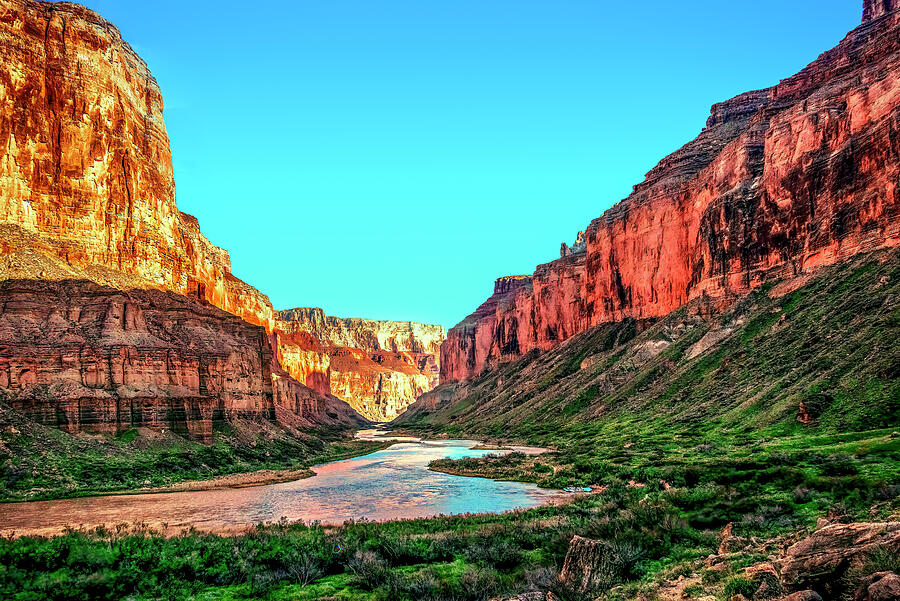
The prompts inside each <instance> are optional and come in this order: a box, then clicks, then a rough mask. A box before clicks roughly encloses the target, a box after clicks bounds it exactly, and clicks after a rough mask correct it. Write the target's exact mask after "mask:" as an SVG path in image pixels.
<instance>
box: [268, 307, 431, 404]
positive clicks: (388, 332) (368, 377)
mask: <svg viewBox="0 0 900 601" xmlns="http://www.w3.org/2000/svg"><path fill="white" fill-rule="evenodd" d="M276 317H277V319H276V321H275V329H274V336H275V340H276V348H277V349H278V359H279V361H280V362H281V364H282V365H283V366H284V368H285V369H286V370H287V371H288V372H290V374H291V375H292V376H294V377H295V378H296V379H298V380H299V381H301V382H305V383H306V385H307V386H309V387H311V388H313V389H315V390H317V391H319V392H321V393H322V394H334V395H336V396H337V397H339V398H341V399H343V400H345V401H347V402H348V403H349V404H350V405H351V406H352V407H353V408H354V409H356V410H357V411H358V412H359V413H360V414H362V415H364V416H365V417H367V418H369V419H371V420H373V421H389V420H391V419H393V418H394V417H396V416H397V415H399V414H400V413H402V412H403V411H404V410H405V409H406V407H407V406H408V405H410V404H411V403H412V402H413V401H415V400H416V398H417V397H418V396H419V395H421V394H422V393H424V392H427V391H429V390H431V389H432V388H434V387H435V386H436V385H437V383H438V377H439V362H440V345H441V342H442V341H443V340H444V328H443V327H441V326H435V325H424V324H419V323H414V322H398V321H376V320H371V319H344V318H339V317H331V316H326V315H325V313H324V311H322V309H317V308H316V309H312V308H300V309H291V310H289V311H281V312H279V313H278V314H277V315H276Z"/></svg>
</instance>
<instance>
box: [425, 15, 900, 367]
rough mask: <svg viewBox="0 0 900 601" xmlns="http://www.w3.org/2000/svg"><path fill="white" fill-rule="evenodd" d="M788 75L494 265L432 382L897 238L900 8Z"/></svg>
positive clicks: (717, 300) (722, 110)
mask: <svg viewBox="0 0 900 601" xmlns="http://www.w3.org/2000/svg"><path fill="white" fill-rule="evenodd" d="M896 8H897V7H896V6H895V3H894V2H893V1H891V2H875V1H873V0H867V2H866V3H865V7H864V20H863V24H862V25H861V26H860V27H858V28H856V29H855V30H853V31H852V32H850V33H849V34H848V35H847V36H846V38H845V39H844V40H843V41H841V42H840V43H839V44H838V45H837V46H836V47H835V48H834V49H832V50H829V51H827V52H825V53H824V54H822V55H821V56H820V57H819V58H818V59H817V60H815V61H814V62H812V63H811V64H810V65H809V66H807V67H806V68H805V69H803V70H802V71H801V72H800V73H798V74H797V75H795V76H793V77H789V78H787V79H785V80H783V81H781V82H780V83H779V84H777V85H775V86H773V87H771V88H768V89H764V90H757V91H753V92H748V93H745V94H741V95H739V96H737V97H735V98H732V99H731V100H727V101H725V102H722V103H719V104H716V105H714V106H713V107H712V111H711V115H710V117H709V119H708V121H707V124H706V127H705V128H704V130H703V131H702V132H701V133H700V135H699V136H698V137H697V138H696V139H695V140H693V141H692V142H690V143H688V144H687V145H685V146H684V147H682V148H681V149H679V150H678V151H676V152H674V153H673V154H671V155H669V156H668V157H666V158H664V159H663V160H662V161H661V162H660V163H659V164H658V165H657V166H656V167H654V168H653V169H652V170H651V171H650V172H649V173H648V174H647V176H646V179H645V180H644V181H643V182H642V183H640V184H638V185H637V186H635V187H634V191H633V193H632V194H631V195H630V196H629V197H628V198H626V199H625V200H623V201H621V202H619V203H618V204H616V205H614V206H613V207H612V208H610V209H609V210H607V211H606V212H605V213H604V214H603V215H602V216H601V217H599V218H597V219H595V220H594V221H592V222H591V223H590V225H589V226H588V227H587V229H586V231H585V233H584V240H583V243H580V242H578V241H576V243H575V244H574V245H573V246H572V247H571V248H570V247H569V246H568V245H567V244H563V246H562V249H561V253H560V254H561V256H560V258H559V259H557V260H555V261H553V262H550V263H547V264H544V265H540V266H538V267H537V269H536V270H535V272H534V273H533V274H532V275H530V276H513V277H505V278H500V279H498V280H497V281H496V283H495V286H494V294H493V295H492V296H491V297H490V298H489V299H488V300H487V301H486V302H485V303H484V304H482V305H481V306H480V307H479V308H478V309H477V310H476V311H475V312H474V313H472V314H471V315H470V316H469V317H467V318H466V319H464V320H463V321H462V322H460V323H459V324H458V325H456V326H455V327H453V328H452V329H451V330H450V331H449V332H448V335H447V340H446V342H445V343H444V344H443V346H442V347H441V382H452V381H464V380H467V379H471V378H473V377H475V376H477V375H479V374H480V373H482V371H483V370H485V369H486V368H495V367H497V366H498V365H499V364H501V363H504V362H509V361H514V360H516V359H518V358H520V357H522V356H524V355H526V354H527V353H529V352H530V351H533V350H537V351H546V350H549V349H552V348H555V347H556V346H558V345H559V344H561V343H562V342H563V341H566V340H568V339H569V338H571V337H572V336H574V335H575V334H578V333H580V332H584V331H587V330H589V329H591V328H594V327H597V326H599V325H601V324H605V323H612V322H619V321H623V320H627V319H635V320H638V321H641V322H647V321H652V320H655V319H658V318H661V317H663V316H665V315H667V314H669V313H670V312H671V311H673V310H675V309H677V308H678V307H681V306H682V305H684V304H685V303H687V302H689V301H691V300H695V299H704V301H705V302H708V303H710V304H711V305H712V306H714V307H716V308H718V309H722V308H724V307H727V306H728V305H729V304H731V303H733V302H734V300H735V299H736V298H738V297H740V296H741V295H743V294H746V293H747V292H749V291H751V290H753V289H756V288H758V287H760V286H761V285H763V284H764V283H766V282H770V281H774V280H778V279H790V278H795V277H798V276H801V275H803V274H808V273H811V272H813V271H815V270H817V269H820V268H822V267H823V266H827V265H832V264H835V263H838V262H841V261H844V260H846V259H848V258H849V257H852V256H854V255H856V254H859V253H863V252H869V251H874V250H877V249H881V248H890V247H895V246H897V245H900V170H898V164H900V163H898V155H900V134H898V131H900V35H898V33H900V12H898V11H896V10H895V9H896Z"/></svg>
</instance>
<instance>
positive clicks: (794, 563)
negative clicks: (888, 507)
mask: <svg viewBox="0 0 900 601" xmlns="http://www.w3.org/2000/svg"><path fill="white" fill-rule="evenodd" d="M879 548H886V549H894V550H900V522H862V523H856V524H832V525H830V526H826V527H824V528H822V529H821V530H818V531H816V532H814V533H813V534H811V535H810V536H808V537H806V538H804V539H803V540H801V541H799V542H797V543H795V544H793V545H791V546H790V547H789V548H788V550H787V551H786V552H785V556H784V557H783V558H782V560H781V579H782V582H783V583H784V585H785V586H786V587H788V588H795V589H796V588H801V587H803V585H805V584H815V583H818V582H822V583H826V584H827V583H830V582H834V581H835V580H836V579H837V578H840V576H841V575H842V574H843V573H844V572H845V571H846V569H847V568H848V567H849V566H850V564H851V563H852V562H853V561H856V560H859V559H862V558H864V557H865V556H866V555H868V554H869V553H871V552H872V551H874V550H876V549H879Z"/></svg>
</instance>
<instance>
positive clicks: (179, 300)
mask: <svg viewBox="0 0 900 601" xmlns="http://www.w3.org/2000/svg"><path fill="white" fill-rule="evenodd" d="M0 400H2V401H3V402H4V403H6V404H8V405H10V406H11V407H12V408H14V409H16V410H18V411H20V412H21V413H22V414H24V415H25V416H27V417H29V418H31V419H33V420H35V421H37V422H39V423H42V424H44V425H48V426H54V427H58V428H61V429H64V430H67V431H70V432H82V431H87V432H117V431H121V430H125V429H128V428H134V427H154V428H167V429H170V430H172V431H175V432H178V433H182V434H185V435H190V436H192V437H193V438H196V439H199V440H210V439H211V437H212V434H213V429H214V427H215V426H216V425H222V424H223V423H224V422H225V421H226V420H229V421H230V420H234V419H237V418H243V419H250V420H270V421H279V422H282V423H285V424H286V425H289V426H293V427H313V426H317V425H343V426H346V425H348V424H354V423H357V424H358V423H360V420H358V417H357V416H355V414H354V412H353V411H352V410H351V409H350V407H348V406H347V405H346V404H345V403H343V402H342V401H340V400H338V399H336V398H334V397H330V396H324V395H320V394H318V393H316V392H314V391H313V390H310V389H309V388H307V387H306V386H303V385H302V384H300V383H299V382H297V381H296V380H294V379H293V378H291V377H290V376H289V375H288V374H287V373H285V372H284V371H283V370H282V369H281V368H280V366H279V365H278V363H277V361H275V357H274V354H273V352H272V348H271V346H270V344H269V340H268V335H267V333H266V331H265V329H263V328H262V327H259V326H255V325H252V324H249V323H247V322H246V321H243V320H241V319H239V318H237V317H235V316H233V315H231V314H230V313H226V312H225V311H222V310H220V309H217V308H215V307H213V306H211V305H208V304H203V303H200V302H198V301H196V300H193V299H191V298H188V297H185V296H182V295H178V294H174V293H171V292H163V291H159V290H129V291H121V290H117V289H114V288H109V287H106V286H100V285H98V284H95V283H93V282H90V281H86V280H58V281H47V280H35V279H5V280H4V281H2V282H0Z"/></svg>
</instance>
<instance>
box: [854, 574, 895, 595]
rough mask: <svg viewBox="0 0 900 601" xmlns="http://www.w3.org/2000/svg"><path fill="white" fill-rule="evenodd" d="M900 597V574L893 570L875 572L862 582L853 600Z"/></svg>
mask: <svg viewBox="0 0 900 601" xmlns="http://www.w3.org/2000/svg"><path fill="white" fill-rule="evenodd" d="M897 599H900V576H897V574H895V573H893V572H875V573H874V574H870V575H869V576H867V577H866V578H864V579H863V581H862V582H860V584H859V587H858V588H857V589H856V593H855V594H854V595H853V601H897Z"/></svg>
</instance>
